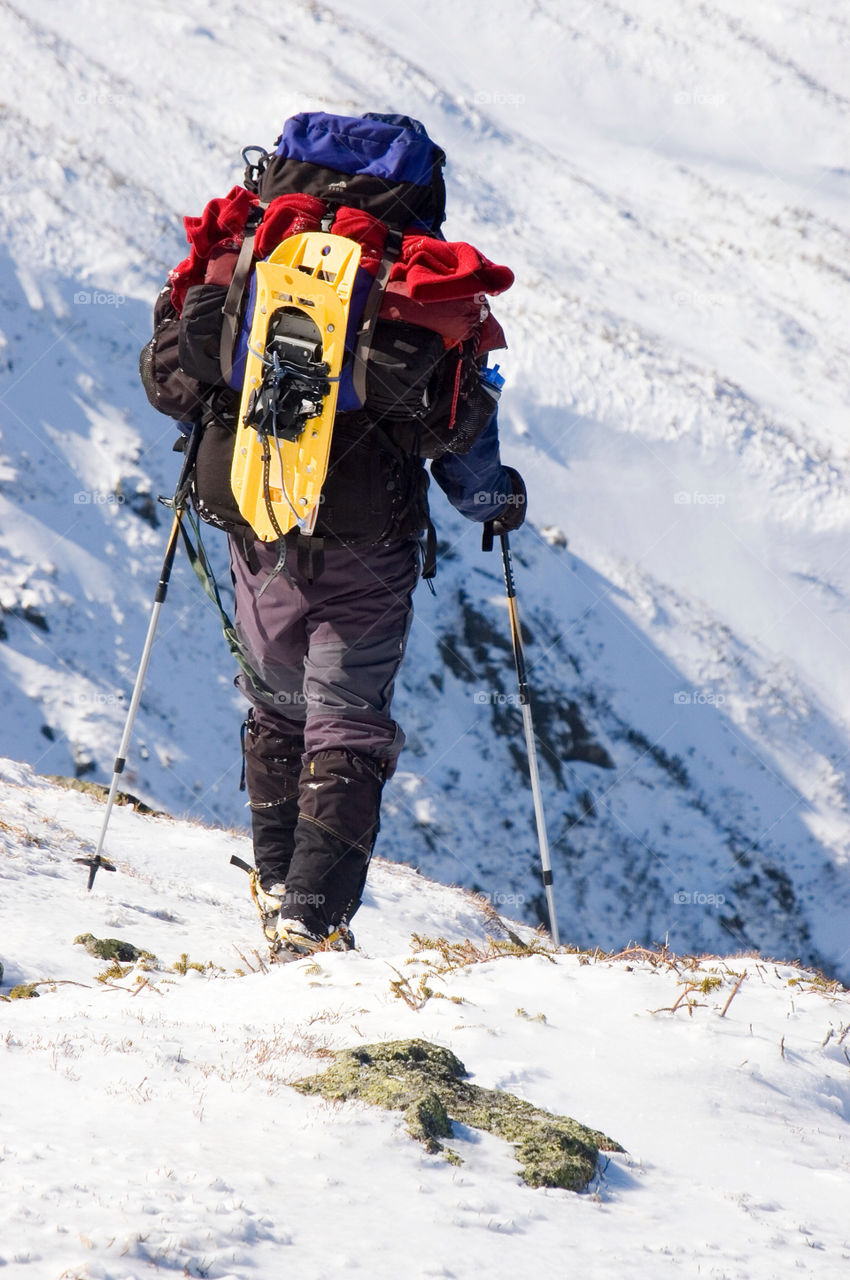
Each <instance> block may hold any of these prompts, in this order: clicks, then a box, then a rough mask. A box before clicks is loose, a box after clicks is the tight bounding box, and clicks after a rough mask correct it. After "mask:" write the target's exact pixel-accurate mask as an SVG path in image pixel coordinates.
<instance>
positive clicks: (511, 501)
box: [490, 467, 528, 538]
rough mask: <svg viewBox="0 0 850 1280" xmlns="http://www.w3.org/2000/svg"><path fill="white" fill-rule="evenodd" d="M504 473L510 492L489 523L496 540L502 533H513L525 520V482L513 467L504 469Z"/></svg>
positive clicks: (526, 498) (526, 497)
mask: <svg viewBox="0 0 850 1280" xmlns="http://www.w3.org/2000/svg"><path fill="white" fill-rule="evenodd" d="M504 471H505V475H506V476H507V478H508V480H509V481H510V485H511V492H510V495H509V497H508V499H507V501H506V502H505V505H504V506H503V507H502V510H501V511H500V512H499V513H498V515H495V516H494V517H493V519H492V521H490V523H491V524H492V526H493V534H494V536H495V537H497V538H498V537H500V535H501V534H503V533H513V531H514V529H518V528H519V527H520V525H521V524H522V522H523V521H524V520H525V508H526V503H527V500H528V495H527V493H526V490H525V481H524V480H523V478H522V476H521V475H520V473H519V472H518V471H515V470H514V468H513V467H505V468H504Z"/></svg>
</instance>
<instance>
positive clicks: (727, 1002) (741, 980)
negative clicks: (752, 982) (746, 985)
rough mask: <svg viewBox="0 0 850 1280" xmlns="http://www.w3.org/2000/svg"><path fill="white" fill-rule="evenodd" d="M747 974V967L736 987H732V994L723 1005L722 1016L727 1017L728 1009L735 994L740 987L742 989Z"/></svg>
mask: <svg viewBox="0 0 850 1280" xmlns="http://www.w3.org/2000/svg"><path fill="white" fill-rule="evenodd" d="M746 976H747V971H746V969H745V970H744V972H743V973H742V974H741V976H740V978H739V979H738V981H737V982H736V983H735V985H734V987H733V988H732V990H731V992H730V994H729V999H728V1000H727V1001H726V1003H725V1004H724V1006H723V1008H722V1010H721V1013H720V1016H721V1018H725V1017H726V1010H727V1009H728V1008H729V1006H730V1004H731V1003H732V1001H733V1000H734V999H735V996H736V995H737V994H738V992H739V991H740V989H741V983H742V982H743V981H744V979H745V978H746Z"/></svg>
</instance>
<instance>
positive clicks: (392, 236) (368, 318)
mask: <svg viewBox="0 0 850 1280" xmlns="http://www.w3.org/2000/svg"><path fill="white" fill-rule="evenodd" d="M402 239H403V233H402V232H401V231H400V229H399V228H398V227H390V228H389V229H388V231H387V240H386V244H385V245H384V256H383V257H382V258H381V265H380V266H379V267H378V273H377V275H376V276H375V279H374V280H373V281H372V288H371V289H370V290H369V296H368V298H367V299H366V305H365V306H364V308H363V316H362V318H361V320H360V328H359V329H358V330H357V344H356V346H355V348H354V368H353V369H352V371H351V385H352V387H353V390H354V394H355V395H356V397H357V399H358V401H359V403H360V404H361V406H362V405H364V404H365V403H366V365H367V364H368V361H369V356H370V354H371V351H372V341H373V338H374V336H375V325H376V324H377V320H378V312H379V311H380V309H381V299H382V298H383V296H384V289H385V288H386V287H387V281H388V280H389V278H390V272H391V271H392V269H393V264H394V263H395V261H396V259H397V258H398V255H399V254H400V253H401V244H402Z"/></svg>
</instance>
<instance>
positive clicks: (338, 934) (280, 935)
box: [271, 919, 354, 964]
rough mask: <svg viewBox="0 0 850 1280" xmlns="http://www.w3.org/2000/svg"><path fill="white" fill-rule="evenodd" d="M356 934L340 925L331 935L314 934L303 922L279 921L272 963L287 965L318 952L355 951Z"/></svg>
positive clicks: (272, 949) (272, 946)
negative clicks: (288, 962)
mask: <svg viewBox="0 0 850 1280" xmlns="http://www.w3.org/2000/svg"><path fill="white" fill-rule="evenodd" d="M353 950H354V934H353V933H352V932H351V930H350V929H349V928H348V926H347V925H344V924H338V925H337V926H336V928H335V929H333V930H332V931H331V932H330V933H328V934H325V935H322V934H320V933H314V932H313V931H312V929H308V928H307V926H306V925H305V924H304V923H303V921H301V920H281V919H278V920H277V925H276V929H275V937H274V940H273V941H272V943H271V952H272V961H273V962H275V963H276V964H286V963H287V961H289V960H302V959H303V958H304V956H311V955H315V953H316V952H317V951H353Z"/></svg>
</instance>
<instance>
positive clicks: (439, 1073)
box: [294, 1040, 623, 1191]
mask: <svg viewBox="0 0 850 1280" xmlns="http://www.w3.org/2000/svg"><path fill="white" fill-rule="evenodd" d="M466 1074H467V1072H466V1068H465V1067H464V1065H463V1063H462V1062H461V1061H460V1059H459V1058H457V1057H456V1056H455V1055H454V1054H453V1053H452V1052H451V1051H450V1050H449V1049H443V1048H442V1047H441V1046H440V1045H436V1044H430V1043H429V1042H428V1041H427V1040H392V1041H389V1042H388V1043H387V1044H371V1045H363V1046H362V1047H358V1048H357V1049H343V1050H342V1051H340V1052H339V1053H337V1054H335V1055H334V1064H333V1066H332V1067H330V1068H329V1069H328V1070H327V1071H325V1072H324V1073H323V1074H322V1075H319V1076H314V1077H312V1078H310V1079H306V1080H298V1081H296V1082H295V1086H294V1087H295V1088H296V1089H298V1090H299V1091H300V1092H301V1093H305V1094H320V1095H321V1096H322V1097H324V1098H329V1099H333V1100H334V1101H344V1100H347V1099H349V1098H359V1099H360V1100H361V1101H362V1102H368V1103H370V1104H371V1105H372V1106H377V1107H383V1108H385V1109H386V1110H388V1111H403V1112H404V1115H405V1119H406V1121H407V1127H408V1130H409V1131H410V1133H411V1134H412V1136H413V1137H414V1138H416V1139H417V1140H418V1141H419V1142H422V1143H423V1144H424V1146H425V1148H426V1150H428V1151H430V1152H432V1153H434V1152H438V1151H444V1148H443V1145H442V1143H441V1142H440V1138H448V1137H450V1136H451V1134H452V1119H454V1120H457V1121H459V1122H460V1123H461V1124H465V1125H470V1126H471V1127H473V1128H476V1129H484V1130H486V1131H487V1132H488V1133H495V1134H496V1135H497V1136H498V1137H500V1138H505V1139H506V1140H507V1141H508V1142H510V1143H512V1144H513V1146H514V1149H515V1151H516V1154H517V1158H518V1159H519V1161H520V1164H521V1165H522V1178H523V1181H524V1182H526V1183H528V1185H529V1186H531V1187H564V1188H565V1189H567V1190H568V1191H581V1190H583V1188H584V1187H586V1186H587V1184H588V1182H590V1180H591V1179H592V1178H593V1176H594V1174H595V1173H596V1162H597V1157H598V1155H599V1152H600V1151H622V1150H623V1148H622V1147H621V1146H620V1145H619V1144H618V1143H616V1142H614V1141H613V1140H612V1139H611V1138H608V1137H606V1135H605V1134H604V1133H599V1132H598V1131H597V1130H595V1129H588V1128H587V1127H586V1126H585V1125H583V1124H579V1122H578V1121H577V1120H572V1119H570V1117H569V1116H558V1115H552V1114H550V1112H548V1111H542V1110H541V1109H540V1108H539V1107H534V1106H532V1105H531V1103H530V1102H523V1101H522V1099H521V1098H517V1097H515V1096H514V1095H513V1094H512V1093H505V1092H503V1091H502V1090H501V1089H482V1088H480V1087H479V1086H478V1085H474V1084H469V1083H468V1082H467V1081H466V1079H465V1078H464V1077H465V1076H466ZM445 1154H446V1156H447V1158H450V1159H453V1160H455V1161H457V1159H458V1157H457V1155H456V1153H454V1152H446V1153H445Z"/></svg>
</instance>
